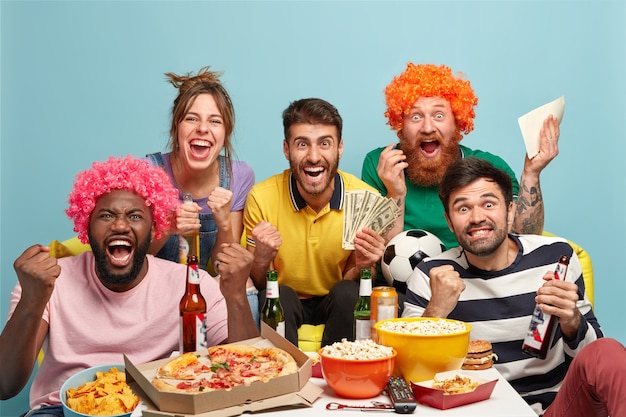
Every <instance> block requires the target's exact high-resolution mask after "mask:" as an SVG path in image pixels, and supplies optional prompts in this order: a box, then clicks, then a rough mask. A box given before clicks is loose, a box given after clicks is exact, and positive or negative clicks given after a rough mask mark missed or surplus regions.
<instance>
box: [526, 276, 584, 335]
mask: <svg viewBox="0 0 626 417" xmlns="http://www.w3.org/2000/svg"><path fill="white" fill-rule="evenodd" d="M564 278H565V277H560V279H556V278H555V277H554V272H552V271H550V272H547V273H546V274H545V275H544V277H543V279H544V280H545V281H546V282H545V283H544V284H543V286H541V288H539V290H537V297H536V298H535V301H536V302H537V304H538V305H539V308H540V309H541V310H542V311H543V312H544V313H548V314H551V315H554V316H557V317H558V318H559V327H560V328H561V332H562V333H563V335H564V336H565V337H566V338H569V339H572V338H574V336H575V335H576V332H577V331H578V327H579V326H580V320H581V314H580V310H579V309H578V307H577V305H576V303H577V301H578V286H577V285H576V284H574V283H573V282H569V281H563V279H564Z"/></svg>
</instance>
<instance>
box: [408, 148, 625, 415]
mask: <svg viewBox="0 0 626 417" xmlns="http://www.w3.org/2000/svg"><path fill="white" fill-rule="evenodd" d="M439 197H440V199H441V201H442V203H443V206H444V210H445V218H446V221H447V222H448V225H449V227H450V230H452V231H453V233H454V234H455V236H456V238H457V240H458V242H459V244H460V247H457V248H453V249H450V250H448V251H446V252H444V253H443V254H441V255H439V256H436V257H433V258H429V259H426V260H425V261H424V262H422V263H421V264H420V265H419V266H418V267H417V268H416V269H415V271H414V273H413V274H412V275H411V277H410V278H409V280H408V282H407V284H408V291H407V297H406V302H405V306H404V312H403V317H420V316H425V317H447V318H451V319H456V320H461V321H465V322H468V323H471V324H472V327H473V329H472V334H471V337H472V338H474V339H486V340H489V341H490V342H491V343H492V344H493V351H494V353H495V354H496V355H497V356H498V361H497V363H496V365H495V366H496V368H497V369H498V370H499V371H500V373H502V375H503V376H504V377H505V378H506V379H507V380H508V381H509V382H510V383H511V385H513V387H514V388H515V389H516V390H517V391H518V392H519V393H520V394H521V395H522V396H523V397H524V399H525V400H526V401H527V402H528V403H529V404H531V406H532V407H533V409H535V411H537V413H538V414H540V413H543V411H544V410H545V409H546V408H547V407H548V405H550V404H551V403H552V402H553V401H554V398H555V396H556V393H557V392H558V390H559V387H560V386H561V384H562V382H563V379H564V378H565V375H566V373H567V371H568V367H569V365H570V363H571V361H572V359H573V358H574V357H575V356H576V355H577V354H578V353H579V351H580V350H581V349H582V348H583V347H585V346H587V345H589V344H591V343H592V342H593V341H595V340H596V339H598V338H601V337H603V334H602V331H601V329H600V325H599V324H598V321H597V319H596V317H595V316H594V314H593V310H592V308H591V303H590V302H589V300H588V299H587V298H586V297H585V287H584V282H583V278H582V272H581V267H580V263H579V261H578V258H577V257H576V254H575V253H574V251H573V250H572V247H571V246H570V245H569V244H568V243H567V241H566V240H565V239H562V238H553V237H544V236H539V235H515V234H510V233H509V231H510V230H511V224H512V222H513V217H514V215H515V213H514V203H513V192H512V185H511V179H510V176H509V175H508V174H507V173H506V172H504V171H502V170H500V169H498V168H496V167H494V166H493V165H492V164H491V163H489V162H487V161H485V160H483V159H479V158H465V159H459V160H457V161H455V162H454V163H452V164H451V166H450V167H449V168H448V170H447V171H446V173H445V175H444V177H443V180H442V182H441V185H440V187H439ZM561 255H566V256H568V257H569V258H570V263H569V268H568V271H567V274H566V276H565V277H564V279H563V278H562V279H561V280H556V279H553V278H554V272H553V271H554V266H555V264H556V262H557V261H558V260H559V258H560V256H561ZM536 303H539V306H540V308H541V310H542V311H543V312H544V313H549V314H552V315H554V316H557V317H558V320H559V321H558V326H557V330H556V334H555V336H554V341H553V343H552V345H551V346H550V349H549V352H548V355H547V358H546V359H545V360H541V359H537V358H534V357H530V356H528V355H526V354H525V353H524V352H522V342H523V339H524V337H525V336H526V333H527V330H528V326H529V324H530V320H531V316H532V313H533V310H534V308H535V304H536ZM622 350H623V348H622ZM589 415H591V414H589Z"/></svg>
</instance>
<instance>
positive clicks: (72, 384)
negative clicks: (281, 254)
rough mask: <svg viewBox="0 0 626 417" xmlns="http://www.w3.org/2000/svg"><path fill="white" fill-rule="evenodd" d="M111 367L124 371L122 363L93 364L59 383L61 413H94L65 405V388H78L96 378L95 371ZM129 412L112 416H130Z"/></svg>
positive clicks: (74, 416) (80, 415) (86, 416)
mask: <svg viewBox="0 0 626 417" xmlns="http://www.w3.org/2000/svg"><path fill="white" fill-rule="evenodd" d="M111 368H117V369H118V370H119V371H121V372H124V371H125V368H124V364H123V363H122V364H109V365H100V366H94V367H91V368H87V369H83V370H82V371H79V372H77V373H75V374H74V375H72V376H71V377H69V378H68V379H67V380H66V381H65V382H64V383H63V385H61V389H60V390H59V396H60V397H61V403H62V404H63V414H64V415H65V417H90V416H93V415H94V414H83V413H79V412H78V411H75V410H73V409H71V408H70V407H69V406H68V405H67V390H68V389H70V388H78V387H80V386H81V385H83V384H85V383H87V382H93V381H95V380H96V372H109V371H110V370H111ZM131 414H132V411H131V412H128V413H123V414H115V415H113V416H112V417H130V415H131ZM96 415H99V414H96ZM102 415H108V416H110V415H109V414H102Z"/></svg>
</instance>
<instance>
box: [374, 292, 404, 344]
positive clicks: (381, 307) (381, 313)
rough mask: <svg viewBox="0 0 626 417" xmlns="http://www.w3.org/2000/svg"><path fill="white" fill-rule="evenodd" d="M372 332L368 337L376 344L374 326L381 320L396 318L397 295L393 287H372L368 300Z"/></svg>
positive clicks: (376, 337)
mask: <svg viewBox="0 0 626 417" xmlns="http://www.w3.org/2000/svg"><path fill="white" fill-rule="evenodd" d="M370 300H371V301H370V310H371V321H372V330H371V334H370V337H371V339H372V340H373V341H374V342H377V343H378V335H377V334H376V329H375V328H374V325H375V324H376V323H378V322H379V321H381V320H387V319H395V318H396V317H398V293H397V292H396V289H395V288H393V287H374V288H372V295H371V299H370Z"/></svg>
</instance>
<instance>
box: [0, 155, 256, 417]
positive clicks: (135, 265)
mask: <svg viewBox="0 0 626 417" xmlns="http://www.w3.org/2000/svg"><path fill="white" fill-rule="evenodd" d="M69 201H70V207H69V209H67V215H68V216H69V217H70V218H71V219H73V220H74V226H75V229H74V230H75V231H76V232H78V233H79V236H80V239H81V241H82V242H85V243H86V242H89V244H90V245H91V249H92V250H91V251H86V252H83V253H81V254H80V255H76V256H68V257H64V258H60V259H56V258H54V257H52V256H50V248H48V247H46V246H41V245H33V246H31V247H29V248H28V249H26V250H25V251H24V252H23V253H22V254H21V255H20V256H19V257H18V258H17V260H16V261H15V263H14V268H15V272H16V274H17V278H18V282H17V284H16V285H15V287H14V288H13V291H12V292H11V303H10V307H9V318H8V320H7V324H6V326H5V328H4V329H3V330H2V334H0V362H1V363H2V364H3V368H2V373H0V400H5V399H7V398H11V397H13V396H15V395H17V394H18V393H19V392H20V391H21V390H22V388H23V387H24V386H25V385H26V383H27V382H28V380H29V377H30V375H31V373H32V371H33V364H34V363H35V361H36V360H37V354H38V352H40V351H41V350H42V349H44V353H45V354H44V357H43V360H42V362H41V364H40V365H39V367H38V370H37V373H36V375H35V378H34V380H33V384H32V387H31V392H30V406H31V412H29V415H32V416H42V417H49V416H62V415H63V407H62V405H61V399H60V395H64V393H59V389H60V388H61V385H62V384H63V382H65V381H66V380H67V378H69V377H70V376H71V375H73V374H75V373H77V372H79V371H81V370H83V369H85V368H88V367H92V366H96V365H102V364H106V363H123V360H124V355H126V356H127V357H129V358H131V359H132V360H133V362H135V363H145V362H151V361H154V360H157V359H162V358H167V357H170V356H171V354H172V352H174V351H179V335H180V323H179V321H180V312H179V303H180V300H181V297H182V295H183V294H184V292H185V285H186V281H187V280H186V279H185V278H186V277H187V274H188V271H187V266H186V265H183V264H179V263H176V262H172V261H169V260H165V259H161V258H156V257H154V256H152V255H150V254H148V249H149V247H150V244H151V242H152V239H153V238H154V237H156V236H158V235H159V234H161V233H163V232H164V231H165V230H167V228H168V227H169V222H168V216H169V215H170V214H171V210H172V209H173V208H174V207H175V206H176V205H177V204H178V198H177V191H176V190H175V189H174V188H173V187H172V185H171V183H170V180H169V178H168V176H167V174H166V173H165V172H164V171H162V169H161V168H160V167H156V166H151V165H150V163H149V162H146V161H142V160H139V159H134V158H132V157H126V158H120V159H115V158H110V159H109V160H107V161H105V162H102V163H100V162H96V163H94V164H93V166H92V167H91V168H90V169H88V170H86V171H84V172H82V173H80V174H79V175H78V176H77V177H76V183H75V185H74V189H73V190H72V192H71V194H70V198H69ZM220 249H221V251H220V252H218V253H217V256H216V258H217V259H216V260H217V261H218V262H219V273H220V278H219V279H215V278H213V277H211V276H210V275H209V273H208V272H206V271H205V270H202V269H200V270H198V272H197V274H198V278H199V281H200V291H201V293H202V295H203V296H204V298H205V299H206V305H207V312H206V318H205V320H204V322H203V324H202V328H203V330H205V337H204V338H203V342H201V343H202V346H201V347H202V348H206V347H209V346H214V345H217V344H220V343H233V342H238V341H241V340H245V339H249V338H252V337H256V336H258V334H259V332H258V328H257V325H256V323H255V321H254V320H253V318H252V312H251V310H250V307H249V305H248V299H247V296H246V281H247V280H248V277H249V276H250V269H251V267H252V261H253V259H254V255H252V254H251V253H250V252H248V251H247V250H246V249H245V248H243V247H242V246H241V245H239V243H224V244H222V245H221V247H220ZM44 342H46V343H44ZM199 348H200V347H199Z"/></svg>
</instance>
